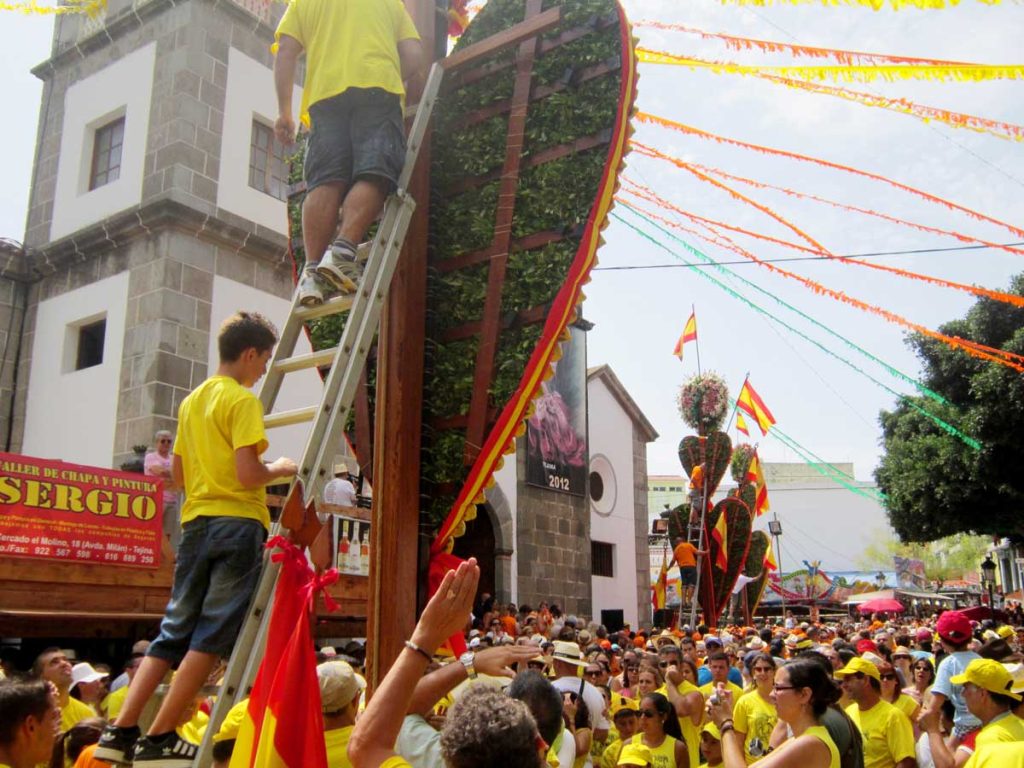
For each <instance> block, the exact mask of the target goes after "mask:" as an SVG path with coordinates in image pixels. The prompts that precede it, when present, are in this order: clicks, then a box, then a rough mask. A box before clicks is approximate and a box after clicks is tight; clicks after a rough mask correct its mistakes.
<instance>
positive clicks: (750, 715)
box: [732, 691, 779, 765]
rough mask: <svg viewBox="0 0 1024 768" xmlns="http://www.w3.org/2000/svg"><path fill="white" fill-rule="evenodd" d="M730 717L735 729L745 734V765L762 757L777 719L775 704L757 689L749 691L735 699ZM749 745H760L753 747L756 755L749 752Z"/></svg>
mask: <svg viewBox="0 0 1024 768" xmlns="http://www.w3.org/2000/svg"><path fill="white" fill-rule="evenodd" d="M732 718H733V725H735V727H736V730H737V731H740V732H741V733H744V734H746V735H745V737H744V739H743V757H744V758H745V759H746V761H747V765H750V764H751V763H753V762H754V761H755V760H759V759H760V758H762V757H764V755H765V753H766V752H767V751H768V747H769V742H770V741H771V737H772V731H773V730H775V724H776V723H777V722H778V721H779V715H778V713H777V712H776V711H775V705H774V704H772V703H771V702H770V701H765V700H764V699H763V698H761V695H760V694H759V693H758V692H757V691H749V692H748V693H744V694H743V695H742V696H740V697H739V699H737V700H736V703H735V704H734V705H733V710H732ZM755 742H756V744H755ZM751 745H754V746H755V747H757V746H759V747H760V748H759V749H755V751H756V752H757V754H756V755H752V754H751Z"/></svg>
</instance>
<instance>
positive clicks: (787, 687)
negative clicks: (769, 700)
mask: <svg viewBox="0 0 1024 768" xmlns="http://www.w3.org/2000/svg"><path fill="white" fill-rule="evenodd" d="M794 688H796V686H795V685H773V686H772V690H773V691H775V692H776V693H778V692H779V691H792V690H793V689H794Z"/></svg>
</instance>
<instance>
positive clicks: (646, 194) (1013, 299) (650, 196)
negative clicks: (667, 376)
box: [623, 169, 1024, 307]
mask: <svg viewBox="0 0 1024 768" xmlns="http://www.w3.org/2000/svg"><path fill="white" fill-rule="evenodd" d="M706 170H708V171H709V172H712V170H711V169H706ZM623 181H624V183H625V184H626V185H627V186H628V187H630V188H629V189H627V191H628V192H629V193H630V194H633V195H636V196H637V197H639V198H641V199H642V200H647V201H648V202H651V203H654V204H655V205H659V206H662V207H665V208H669V209H670V210H672V211H674V212H675V213H678V214H680V215H682V216H686V217H688V218H691V219H695V220H699V221H700V222H701V223H703V224H709V225H711V226H713V227H715V228H724V229H729V230H732V231H734V232H738V233H740V234H743V235H747V236H749V237H754V238H757V239H758V240H765V241H767V242H771V243H775V244H777V245H781V246H782V247H784V248H791V249H793V250H797V251H801V252H803V253H810V254H813V255H815V256H824V257H825V258H828V259H832V260H834V261H839V262H842V263H843V264H849V265H852V266H857V267H864V268H867V269H874V270H877V271H879V272H888V273H890V274H894V275H899V276H900V277H905V278H909V279H911V280H920V281H922V282H925V283H930V284H931V285H935V286H938V287H940V288H951V289H953V290H957V291H963V292H965V293H969V294H971V295H973V296H978V297H984V298H987V299H992V300H994V301H999V302H1002V303H1004V304H1011V305H1013V306H1015V307H1024V296H1018V295H1016V294H1014V293H1004V292H1002V291H993V290H990V289H988V288H979V287H978V286H976V285H967V284H966V283H957V282H954V281H952V280H943V279H942V278H940V277H932V276H931V275H922V274H920V273H918V272H911V271H910V270H905V269H900V268H898V267H889V266H886V265H884V264H874V263H872V262H869V261H859V260H858V259H851V258H849V257H847V256H837V255H835V254H833V253H829V252H828V251H822V250H815V249H813V248H808V247H806V246H803V245H800V244H799V243H792V242H789V241H787V240H780V239H778V238H775V237H771V236H770V235H765V234H762V233H759V232H751V231H750V230H746V229H743V228H742V227H737V226H734V225H732V224H726V223H725V222H722V221H715V220H714V219H706V218H704V217H703V216H698V215H697V214H695V213H691V212H690V211H684V210H682V209H680V208H677V207H676V206H674V205H672V203H670V202H668V201H667V200H665V199H664V198H661V197H659V196H658V194H657V193H656V192H654V190H652V189H650V188H649V187H645V186H643V185H642V184H637V183H636V182H634V181H630V180H628V179H623ZM634 188H635V189H634Z"/></svg>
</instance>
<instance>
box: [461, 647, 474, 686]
mask: <svg viewBox="0 0 1024 768" xmlns="http://www.w3.org/2000/svg"><path fill="white" fill-rule="evenodd" d="M459 661H460V662H461V663H462V666H464V667H465V668H466V676H467V677H469V679H470V680H476V667H474V666H473V652H472V651H466V652H465V653H464V654H462V655H461V656H459Z"/></svg>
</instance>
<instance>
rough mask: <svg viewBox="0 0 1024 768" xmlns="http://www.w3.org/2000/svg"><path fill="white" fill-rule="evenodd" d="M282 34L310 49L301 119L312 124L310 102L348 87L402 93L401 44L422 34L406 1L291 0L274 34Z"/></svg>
mask: <svg viewBox="0 0 1024 768" xmlns="http://www.w3.org/2000/svg"><path fill="white" fill-rule="evenodd" d="M281 35H288V37H292V38H295V39H296V40H298V41H299V43H300V44H301V45H302V47H303V49H305V51H306V84H305V87H304V88H303V91H302V110H301V119H302V122H303V123H306V124H307V125H308V124H309V107H310V106H311V105H313V104H316V103H317V102H318V101H323V100H324V99H329V98H331V97H332V96H337V95H338V94H339V93H342V92H344V91H346V90H348V89H349V88H382V89H384V90H385V91H389V92H390V93H397V94H398V95H399V96H403V95H404V94H405V87H404V86H403V85H402V67H401V61H400V59H399V57H398V43H399V42H401V41H402V40H418V39H419V37H420V36H419V33H418V32H417V31H416V25H415V24H413V21H412V18H410V16H409V13H408V12H407V11H406V10H405V6H404V5H403V4H402V2H401V0H345V2H338V0H292V2H290V3H288V8H287V9H286V10H285V12H284V16H282V17H281V23H280V24H278V25H277V33H276V34H275V36H274V39H275V40H276V41H277V42H280V39H281ZM272 50H273V51H274V52H275V53H276V52H277V43H276V42H275V45H274V47H273V48H272Z"/></svg>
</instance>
